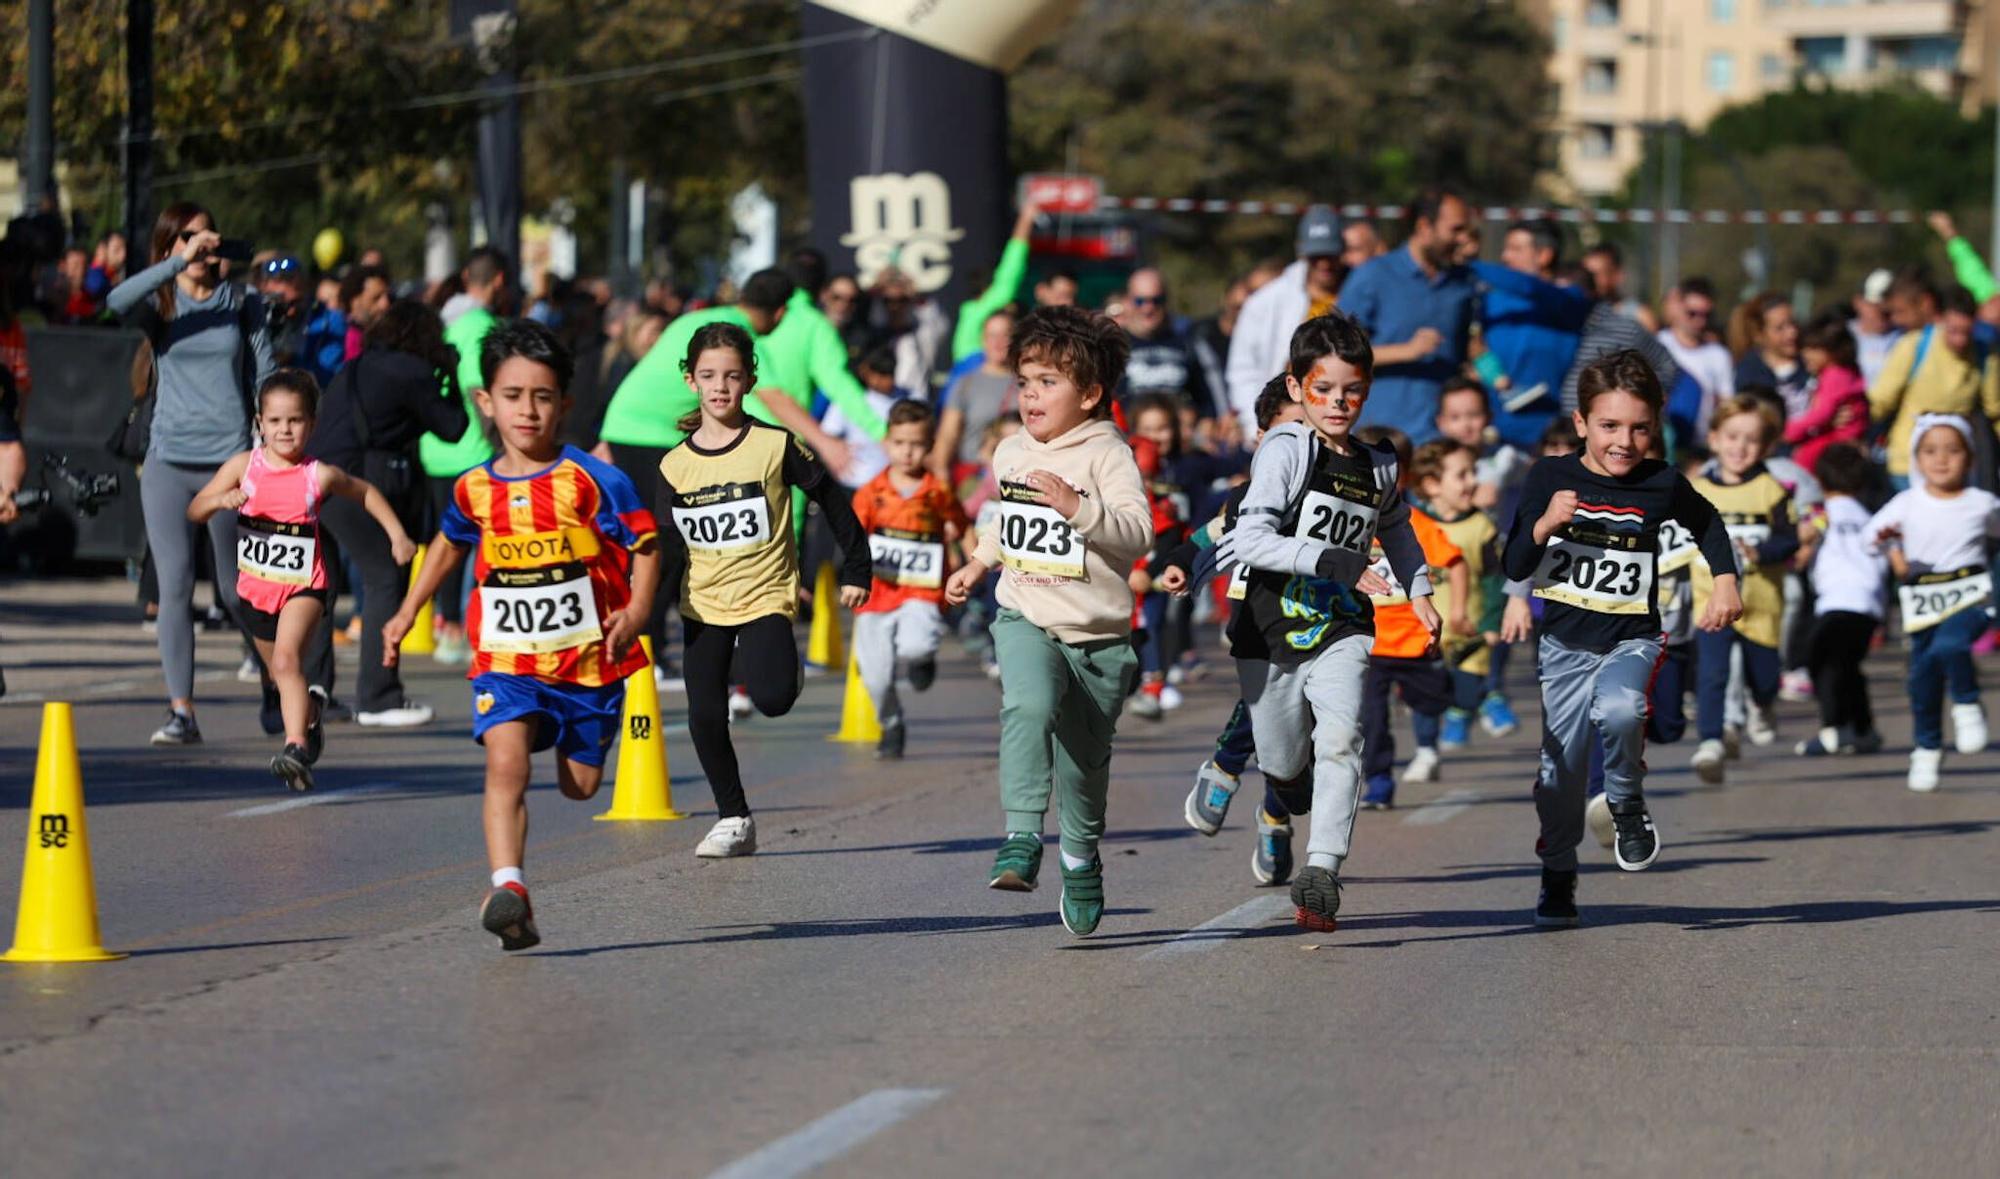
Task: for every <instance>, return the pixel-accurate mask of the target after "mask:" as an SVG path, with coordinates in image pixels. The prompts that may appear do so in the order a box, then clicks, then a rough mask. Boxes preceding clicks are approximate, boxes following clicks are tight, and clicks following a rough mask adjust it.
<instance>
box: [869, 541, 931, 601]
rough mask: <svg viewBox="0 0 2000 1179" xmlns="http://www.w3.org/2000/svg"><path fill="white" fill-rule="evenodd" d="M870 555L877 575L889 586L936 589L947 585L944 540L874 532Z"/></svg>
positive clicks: (870, 542) (870, 543)
mask: <svg viewBox="0 0 2000 1179" xmlns="http://www.w3.org/2000/svg"><path fill="white" fill-rule="evenodd" d="M868 556H869V559H870V560H871V561H872V562H873V563H874V566H875V576H876V577H878V578H880V579H882V580H883V581H886V582H888V583H889V584H890V585H903V586H909V587H911V588H913V589H936V588H938V587H939V586H941V585H943V584H944V542H943V541H940V540H913V539H909V538H907V537H901V536H888V535H885V534H883V533H880V532H871V533H869V534H868Z"/></svg>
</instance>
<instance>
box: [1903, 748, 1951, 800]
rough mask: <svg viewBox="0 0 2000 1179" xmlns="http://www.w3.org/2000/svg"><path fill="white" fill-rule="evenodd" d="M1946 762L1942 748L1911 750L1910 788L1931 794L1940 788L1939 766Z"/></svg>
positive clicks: (1920, 792)
mask: <svg viewBox="0 0 2000 1179" xmlns="http://www.w3.org/2000/svg"><path fill="white" fill-rule="evenodd" d="M1942 764H1944V750H1942V749H1912V750H1910V789H1912V790H1914V791H1916V792H1917V793H1919V794H1929V793H1930V792H1931V791H1933V790H1936V789H1937V788H1938V767H1939V766H1940V765H1942Z"/></svg>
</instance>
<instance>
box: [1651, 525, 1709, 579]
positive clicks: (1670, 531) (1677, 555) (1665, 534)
mask: <svg viewBox="0 0 2000 1179" xmlns="http://www.w3.org/2000/svg"><path fill="white" fill-rule="evenodd" d="M1700 552H1701V546H1700V545H1698V544H1697V543H1696V542H1695V539H1694V533H1692V532H1689V531H1688V530H1687V528H1686V527H1684V526H1683V525H1682V524H1681V522H1680V521H1679V520H1673V519H1667V520H1662V521H1660V563H1659V571H1660V572H1661V573H1674V572H1677V571H1679V570H1682V569H1685V568H1687V567H1688V566H1689V565H1691V564H1693V563H1694V559H1695V557H1696V556H1698V555H1699V554H1700Z"/></svg>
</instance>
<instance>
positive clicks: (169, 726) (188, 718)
mask: <svg viewBox="0 0 2000 1179" xmlns="http://www.w3.org/2000/svg"><path fill="white" fill-rule="evenodd" d="M153 744H155V745H199V744H201V726H200V725H197V724H195V723H194V714H193V713H191V712H169V713H168V714H167V723H166V724H163V725H161V726H160V727H159V728H157V729H154V730H153Z"/></svg>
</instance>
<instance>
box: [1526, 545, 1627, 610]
mask: <svg viewBox="0 0 2000 1179" xmlns="http://www.w3.org/2000/svg"><path fill="white" fill-rule="evenodd" d="M1534 593H1535V596H1536V597H1538V598H1547V599H1548V600H1549V601H1551V602H1561V603H1563V604H1564V605H1566V606H1576V607H1578V608H1580V609H1584V610H1595V611H1597V612H1598V613H1599V614H1644V613H1646V612H1647V611H1648V610H1649V609H1651V606H1652V597H1653V554H1652V553H1649V552H1621V551H1618V550H1614V549H1606V548H1601V547H1599V546H1597V545H1593V544H1583V543H1581V542H1579V541H1574V540H1566V539H1564V538H1562V537H1553V538H1551V539H1550V540H1549V547H1548V548H1547V549H1546V550H1544V552H1543V553H1542V563H1541V564H1540V565H1538V566H1536V568H1535V590H1534Z"/></svg>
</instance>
